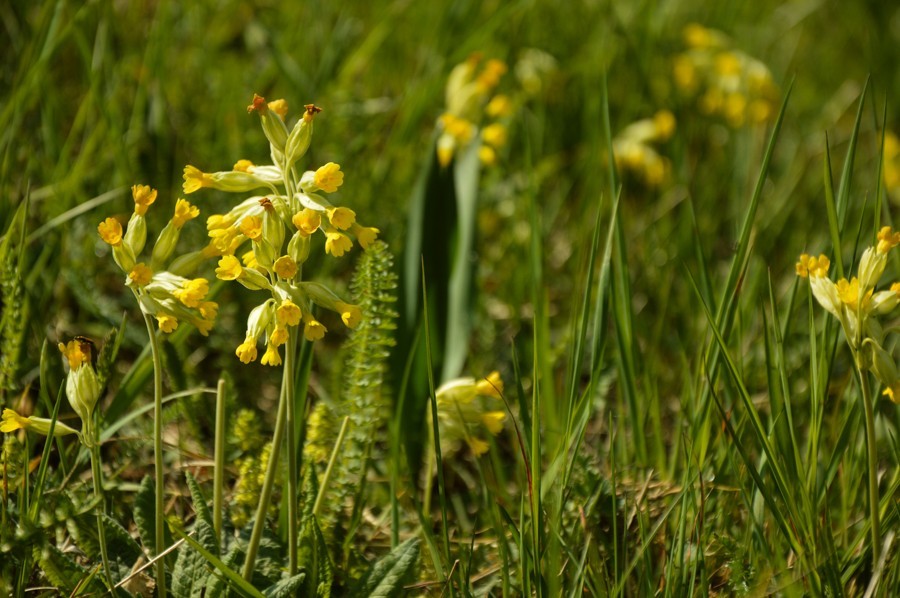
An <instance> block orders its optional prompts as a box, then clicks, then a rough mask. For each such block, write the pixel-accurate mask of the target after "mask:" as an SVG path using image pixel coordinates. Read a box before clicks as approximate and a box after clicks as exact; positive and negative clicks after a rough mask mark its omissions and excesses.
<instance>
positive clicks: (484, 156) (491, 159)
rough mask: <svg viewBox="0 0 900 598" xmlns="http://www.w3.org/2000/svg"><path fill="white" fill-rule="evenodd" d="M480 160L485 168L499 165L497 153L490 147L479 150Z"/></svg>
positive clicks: (484, 146)
mask: <svg viewBox="0 0 900 598" xmlns="http://www.w3.org/2000/svg"><path fill="white" fill-rule="evenodd" d="M478 159H479V160H481V163H482V164H484V165H485V166H493V165H494V164H496V163H497V151H496V150H495V149H494V148H492V147H491V146H489V145H482V146H481V147H479V148H478Z"/></svg>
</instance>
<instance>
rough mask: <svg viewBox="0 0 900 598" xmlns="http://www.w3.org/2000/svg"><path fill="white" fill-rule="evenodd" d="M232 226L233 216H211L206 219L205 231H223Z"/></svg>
mask: <svg viewBox="0 0 900 598" xmlns="http://www.w3.org/2000/svg"><path fill="white" fill-rule="evenodd" d="M233 224H234V216H232V215H231V214H213V215H212V216H210V217H209V218H207V219H206V230H208V231H214V230H223V229H226V228H231V226H232V225H233Z"/></svg>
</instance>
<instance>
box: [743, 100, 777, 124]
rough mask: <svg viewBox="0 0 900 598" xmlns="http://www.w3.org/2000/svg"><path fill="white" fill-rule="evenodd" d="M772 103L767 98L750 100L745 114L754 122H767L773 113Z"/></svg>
mask: <svg viewBox="0 0 900 598" xmlns="http://www.w3.org/2000/svg"><path fill="white" fill-rule="evenodd" d="M773 108H774V107H773V106H772V103H771V102H769V101H767V100H760V99H756V100H753V101H752V102H750V106H749V107H748V108H747V114H749V116H750V120H751V121H752V122H754V123H756V124H760V123H764V122H767V121H768V120H769V119H771V118H772V115H773V114H774V109H773Z"/></svg>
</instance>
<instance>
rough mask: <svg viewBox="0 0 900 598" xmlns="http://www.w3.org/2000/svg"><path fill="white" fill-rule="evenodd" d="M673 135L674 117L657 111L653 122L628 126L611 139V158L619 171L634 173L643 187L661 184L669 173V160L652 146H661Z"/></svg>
mask: <svg viewBox="0 0 900 598" xmlns="http://www.w3.org/2000/svg"><path fill="white" fill-rule="evenodd" d="M674 132H675V116H674V115H673V114H672V113H671V112H669V111H668V110H660V111H659V112H657V113H656V114H655V115H653V117H652V118H645V119H642V120H639V121H637V122H634V123H631V124H630V125H628V126H627V127H625V129H624V130H623V131H622V132H621V133H619V134H618V135H616V138H615V139H613V155H614V156H615V161H616V167H617V168H618V169H619V170H620V171H627V172H631V173H634V174H635V175H636V176H637V177H638V178H640V179H641V180H642V181H644V183H645V184H647V185H648V186H651V187H656V186H658V185H660V184H662V183H664V182H665V181H666V180H667V179H668V177H669V173H670V171H671V164H670V163H669V160H668V159H667V158H665V157H663V156H661V155H660V154H659V152H657V151H656V149H655V148H654V147H653V144H658V143H664V142H666V141H668V140H669V139H670V138H671V137H672V133H674Z"/></svg>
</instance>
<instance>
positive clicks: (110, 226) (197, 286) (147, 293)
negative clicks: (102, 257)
mask: <svg viewBox="0 0 900 598" xmlns="http://www.w3.org/2000/svg"><path fill="white" fill-rule="evenodd" d="M131 193H132V198H133V199H134V212H133V213H132V215H131V218H130V219H129V221H128V225H127V227H126V228H125V229H123V228H122V224H121V223H120V222H119V221H118V220H116V219H115V218H107V219H106V220H104V221H103V222H101V223H100V225H99V226H98V227H97V232H98V233H99V235H100V238H101V239H103V241H104V242H106V243H107V244H108V245H109V246H110V247H111V248H112V254H113V259H114V260H115V262H116V264H118V266H119V268H120V269H121V270H122V272H123V273H124V274H125V275H126V280H125V285H126V286H128V287H129V288H130V289H131V292H132V294H133V295H134V298H135V300H136V301H137V303H138V305H139V306H140V308H141V313H142V314H143V316H144V322H145V324H146V325H147V334H148V336H149V337H150V352H151V355H152V358H153V456H154V474H155V477H156V497H155V503H156V504H155V511H156V529H155V533H154V539H155V544H156V554H157V555H159V554H161V553H162V552H163V551H164V550H165V548H166V547H165V536H164V533H163V532H164V529H165V528H164V526H165V497H164V491H165V469H164V463H163V452H162V360H161V356H160V348H159V339H158V337H157V331H156V328H159V330H161V331H162V332H163V333H171V332H174V331H175V329H176V328H178V326H179V325H180V324H181V323H182V322H187V323H189V324H192V325H193V326H195V327H196V328H197V330H199V331H200V334H202V335H203V336H207V335H208V334H209V331H210V330H211V329H212V327H213V324H214V322H215V318H216V314H217V312H218V308H219V306H218V305H217V304H216V303H215V302H213V301H207V300H206V295H207V293H208V292H209V282H208V281H207V280H206V279H205V278H193V279H190V278H186V277H184V276H183V274H184V273H187V272H189V271H190V270H192V269H193V267H195V266H197V265H199V263H200V262H201V260H198V259H197V256H196V255H193V254H186V255H183V256H179V257H177V258H176V259H175V260H173V261H172V262H171V264H170V265H169V269H168V270H165V269H164V265H165V264H166V263H167V262H169V258H170V257H171V256H172V254H173V253H174V251H175V249H176V245H177V244H178V238H179V236H180V235H181V229H182V227H183V226H184V225H185V223H187V222H188V221H190V220H193V219H194V218H196V217H197V216H199V215H200V210H199V209H198V208H197V207H196V206H193V205H191V203H190V202H188V201H187V200H186V199H179V200H177V201H176V202H175V210H174V213H173V215H172V217H171V218H170V220H169V222H168V224H166V226H165V227H164V228H163V230H162V231H161V232H160V234H159V236H158V237H157V239H156V243H155V244H154V246H153V249H152V252H151V255H150V258H149V259H148V260H146V261H139V258H140V255H141V253H142V252H143V250H144V247H145V245H146V240H147V225H146V222H145V220H144V216H145V215H146V213H147V210H148V209H149V207H150V205H152V204H153V203H154V202H155V201H156V197H157V191H156V189H152V188H150V187H149V186H147V185H134V186H133V187H132V188H131ZM154 320H155V321H156V325H154ZM156 584H157V588H158V595H159V596H160V597H164V596H165V595H166V576H165V560H164V559H161V558H160V559H158V560H157V561H156Z"/></svg>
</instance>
